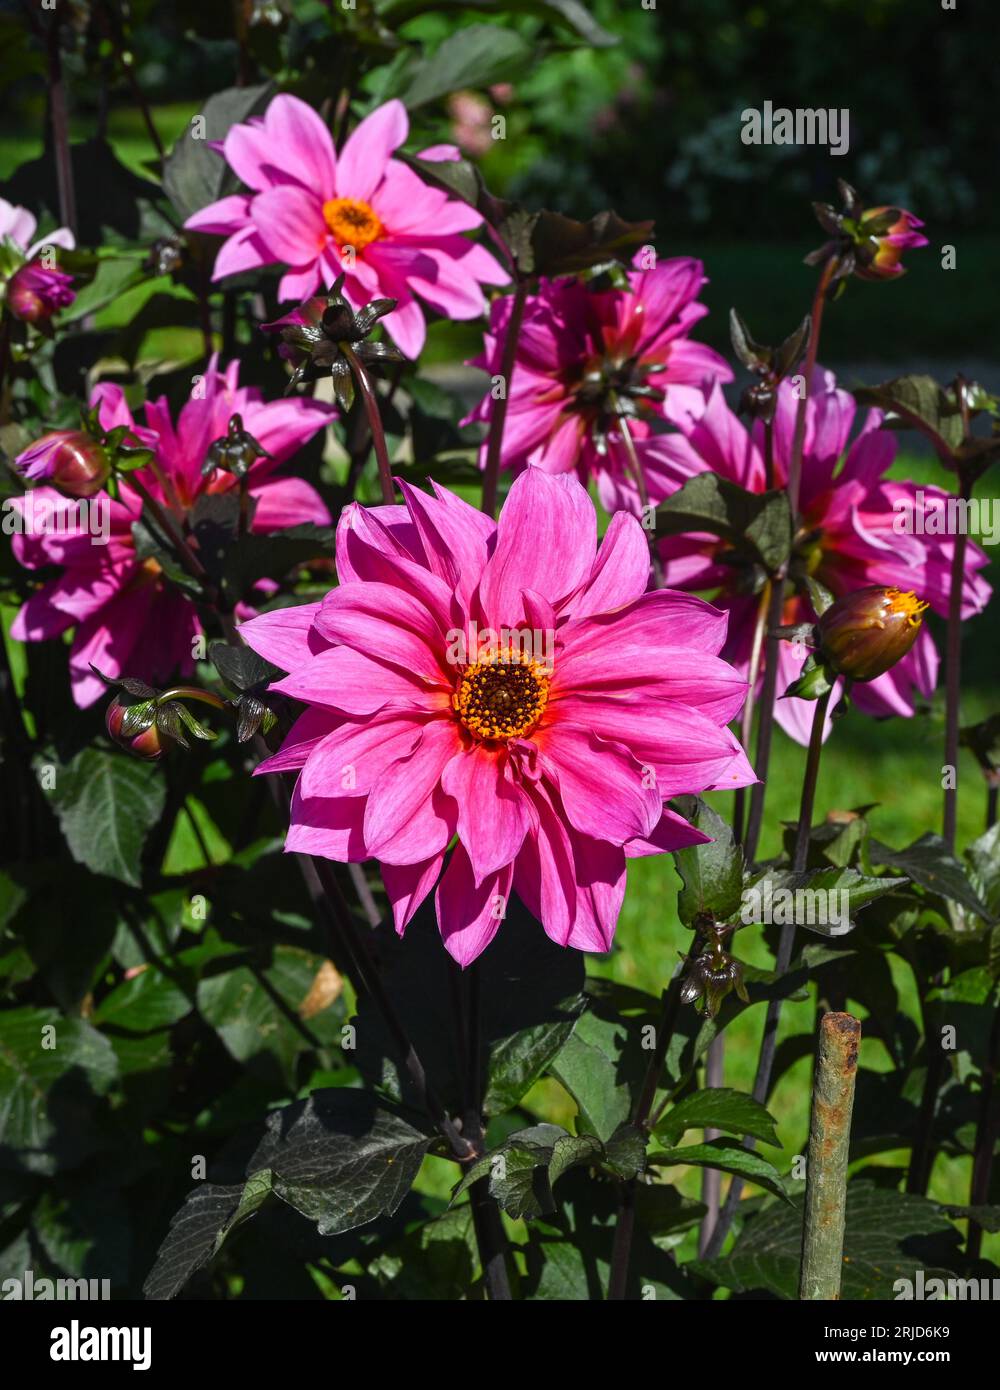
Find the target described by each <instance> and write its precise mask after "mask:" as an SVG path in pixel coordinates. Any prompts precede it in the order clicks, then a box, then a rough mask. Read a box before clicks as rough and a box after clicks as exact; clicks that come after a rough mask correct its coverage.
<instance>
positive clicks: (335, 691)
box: [271, 647, 447, 715]
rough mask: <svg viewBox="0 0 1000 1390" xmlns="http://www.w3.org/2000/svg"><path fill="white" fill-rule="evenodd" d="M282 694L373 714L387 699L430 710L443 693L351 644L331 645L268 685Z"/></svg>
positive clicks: (343, 709) (319, 703) (407, 706)
mask: <svg viewBox="0 0 1000 1390" xmlns="http://www.w3.org/2000/svg"><path fill="white" fill-rule="evenodd" d="M271 689H272V690H276V691H278V692H279V693H280V694H282V695H290V696H291V697H292V699H294V700H302V701H304V702H305V703H306V704H313V705H327V706H329V707H330V708H331V709H339V710H341V711H342V712H343V713H344V714H354V715H357V714H374V713H375V711H376V710H379V709H381V708H382V707H383V705H386V704H388V703H389V701H390V700H391V701H394V702H396V703H397V704H399V705H401V706H403V707H406V708H410V709H423V710H432V709H435V708H437V707H439V706H440V704H441V701H442V700H446V698H447V697H446V696H444V695H441V696H440V697H438V699H437V703H436V704H435V697H434V695H433V693H432V692H429V691H428V690H427V687H426V686H425V685H424V684H423V682H422V681H420V680H419V678H417V677H414V676H409V675H408V674H406V673H405V672H403V671H400V670H398V669H396V668H394V667H390V666H386V665H384V664H383V663H382V662H380V661H373V660H371V659H370V658H369V657H367V656H363V655H362V654H361V653H360V652H356V651H352V650H351V648H350V647H331V648H328V649H327V650H326V651H321V652H319V653H318V654H317V655H316V656H314V657H312V658H310V660H308V661H307V662H306V663H305V664H304V665H301V666H298V667H296V668H295V669H294V670H293V671H292V673H291V674H290V675H288V676H286V677H285V678H284V680H280V681H277V682H276V683H275V684H274V685H272V686H271Z"/></svg>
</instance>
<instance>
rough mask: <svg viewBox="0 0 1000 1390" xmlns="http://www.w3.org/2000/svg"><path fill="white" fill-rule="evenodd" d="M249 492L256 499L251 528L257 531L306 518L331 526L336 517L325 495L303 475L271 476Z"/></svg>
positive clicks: (296, 523) (317, 523)
mask: <svg viewBox="0 0 1000 1390" xmlns="http://www.w3.org/2000/svg"><path fill="white" fill-rule="evenodd" d="M250 496H251V497H252V498H253V499H254V501H255V502H256V503H257V509H256V511H255V512H254V515H253V527H252V529H253V530H254V531H255V532H258V533H260V532H267V531H283V530H284V529H285V528H286V527H288V526H301V525H303V523H305V522H311V523H312V524H313V525H314V526H329V525H330V524H331V523H332V521H333V518H332V517H331V516H330V513H329V511H328V510H327V506H326V503H325V502H324V501H323V499H322V497H320V495H319V493H318V492H317V491H316V489H315V488H314V487H313V486H312V484H311V483H307V482H306V481H305V479H304V478H269V479H268V480H267V481H266V482H263V483H258V484H257V485H256V486H254V487H251V488H250Z"/></svg>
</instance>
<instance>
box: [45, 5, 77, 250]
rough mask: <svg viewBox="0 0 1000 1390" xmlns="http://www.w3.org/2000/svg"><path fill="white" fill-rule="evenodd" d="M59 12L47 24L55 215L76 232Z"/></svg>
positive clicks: (71, 156) (61, 21)
mask: <svg viewBox="0 0 1000 1390" xmlns="http://www.w3.org/2000/svg"><path fill="white" fill-rule="evenodd" d="M62 24H63V20H62V16H61V15H60V14H59V13H58V12H57V13H56V14H55V15H54V16H53V18H52V23H51V25H50V26H49V34H48V41H49V117H50V119H51V121H52V148H53V152H54V154H55V163H56V185H57V187H58V190H59V215H60V217H61V218H62V221H63V224H64V225H65V226H67V227H68V228H69V229H70V231H71V232H72V233H73V235H74V236H76V232H77V223H76V188H75V186H74V183H73V154H72V151H71V149H70V143H69V117H68V115H67V112H66V83H65V80H64V78H63V67H62V51H61V49H60V47H59V39H60V35H61V33H62Z"/></svg>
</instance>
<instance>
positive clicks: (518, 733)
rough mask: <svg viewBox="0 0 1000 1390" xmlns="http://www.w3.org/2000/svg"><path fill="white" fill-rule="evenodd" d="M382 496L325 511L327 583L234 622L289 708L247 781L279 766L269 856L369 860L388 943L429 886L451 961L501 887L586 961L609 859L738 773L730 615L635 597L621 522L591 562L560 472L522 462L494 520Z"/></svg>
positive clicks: (483, 924)
mask: <svg viewBox="0 0 1000 1390" xmlns="http://www.w3.org/2000/svg"><path fill="white" fill-rule="evenodd" d="M400 486H401V488H402V489H403V494H404V498H405V504H404V505H402V506H386V507H378V508H374V509H372V510H366V509H365V508H362V507H359V506H356V505H355V506H352V507H351V508H349V509H348V511H347V512H346V513H345V516H344V518H343V520H342V522H341V525H340V529H339V533H338V538H337V571H338V574H339V578H340V585H339V587H338V588H336V589H334V590H332V592H330V593H329V594H328V595H327V596H326V598H325V599H323V600H322V602H320V603H312V604H307V605H305V606H303V607H300V608H284V609H280V610H277V611H274V612H271V613H267V614H263V615H262V616H260V617H258V618H255V619H253V620H252V621H251V622H249V623H246V624H244V625H243V628H242V633H243V635H244V637H245V638H246V640H247V642H248V643H249V644H250V646H251V647H253V648H254V650H255V651H257V652H259V653H260V654H261V655H262V656H264V657H266V658H267V659H268V660H269V661H272V662H274V663H275V664H277V665H278V666H280V667H282V668H283V669H284V670H286V671H288V672H289V673H290V674H289V675H288V676H287V677H285V679H284V680H281V681H279V682H278V683H277V684H276V685H275V686H274V687H273V688H274V689H275V690H278V691H281V692H283V693H284V694H285V695H288V696H291V697H293V698H294V699H297V700H301V701H304V702H305V704H306V705H307V706H308V708H307V709H306V711H305V712H304V713H303V714H302V715H301V717H300V718H299V720H298V722H297V723H296V724H295V725H294V727H293V728H292V730H291V732H290V733H289V735H288V738H287V739H286V741H285V743H284V745H283V747H282V748H281V750H280V752H278V753H277V754H275V755H274V756H273V757H272V758H269V759H268V760H267V761H266V762H264V763H262V764H261V766H260V767H259V768H258V771H260V772H277V771H287V770H289V769H292V770H297V771H298V772H299V776H298V780H297V783H296V787H295V793H294V797H293V800H292V808H291V825H290V829H289V832H288V838H287V840H286V848H287V849H289V850H295V851H299V852H302V853H307V854H316V855H322V856H324V857H325V858H328V859H335V860H341V861H354V860H363V859H369V858H375V859H378V860H379V861H380V862H381V865H382V876H383V880H384V883H385V887H386V891H387V893H388V895H389V898H390V900H391V902H392V908H393V913H394V917H395V923H396V928H397V930H398V931H399V932H402V931H403V930H404V929H405V927H406V925H407V923H408V922H409V921H410V919H411V918H412V916H413V914H414V912H415V911H416V909H417V908H418V907H419V905H420V904H421V902H422V901H423V900H424V899H425V898H426V897H427V895H428V894H429V893H430V892H431V890H432V889H434V887H435V885H436V886H437V894H436V906H437V917H438V923H439V925H440V929H441V934H442V937H443V938H444V942H445V945H446V947H447V949H448V950H449V952H450V953H451V954H452V956H454V958H455V959H456V960H457V961H459V962H460V963H461V964H463V965H465V964H468V962H469V961H471V960H474V959H475V958H476V956H478V955H479V953H480V952H481V951H482V950H484V948H485V947H486V946H487V945H488V944H489V942H490V941H491V940H492V938H493V936H494V934H495V933H496V931H497V929H498V927H499V925H500V922H501V920H502V917H503V910H504V905H505V903H506V901H507V899H508V897H509V895H510V893H511V891H512V890H513V891H515V892H516V893H517V894H518V896H519V897H520V898H521V900H522V901H523V902H524V904H525V905H526V906H527V907H528V909H529V910H530V911H531V912H532V913H534V915H535V916H536V917H537V918H538V919H539V920H540V921H541V923H542V926H543V927H544V929H545V931H546V932H547V934H548V935H549V936H550V937H551V938H552V939H553V940H554V941H557V942H559V943H560V944H561V945H568V946H576V947H579V948H580V949H582V950H592V951H606V950H608V949H609V948H610V945H611V940H612V937H613V935H614V930H615V923H616V921H617V918H618V912H619V909H620V907H621V902H622V897H623V894H624V891H625V864H626V860H627V859H628V858H629V857H633V856H638V855H645V854H655V853H659V852H661V851H664V850H671V849H679V848H681V847H682V846H685V845H691V844H695V843H698V842H700V841H702V840H704V838H705V837H704V836H703V835H702V834H701V833H700V832H699V831H697V830H695V829H693V828H692V827H691V826H690V825H689V824H688V823H687V822H686V821H684V820H683V819H682V818H681V817H680V816H679V815H678V814H677V813H676V812H675V811H672V810H670V809H669V808H668V807H667V806H666V805H665V804H664V803H665V802H666V801H668V800H669V799H670V798H671V797H673V796H676V795H679V794H680V793H683V792H697V791H702V790H704V789H705V788H708V787H720V786H721V787H738V786H744V785H746V784H747V783H748V782H752V781H753V780H754V775H753V772H752V771H751V769H750V766H749V764H748V763H747V760H746V758H745V757H744V755H743V751H742V749H741V748H740V746H739V744H738V742H737V740H736V739H735V738H734V737H733V735H732V733H731V732H730V731H729V730H728V729H727V728H726V727H725V726H726V724H727V722H728V721H729V720H730V719H732V718H733V716H734V715H735V714H736V713H737V711H738V710H739V709H740V707H741V705H742V703H743V699H744V696H745V693H746V686H745V683H744V681H743V680H742V679H741V678H740V677H739V676H738V675H737V674H736V672H735V671H734V670H733V669H732V667H730V666H728V665H727V664H726V663H725V662H724V661H722V660H720V658H719V656H718V654H717V653H718V651H719V649H720V647H721V646H722V644H723V642H724V641H725V633H726V618H725V616H724V615H723V614H722V613H720V612H719V611H718V610H717V609H715V608H712V607H711V606H710V605H709V604H707V603H705V602H703V601H702V600H700V599H697V598H694V597H692V596H690V595H687V594H678V593H670V592H667V591H663V590H661V591H659V592H656V593H646V592H645V590H646V583H647V579H648V575H649V551H648V546H647V543H646V538H645V535H644V533H643V530H642V527H641V526H640V525H639V522H638V521H637V520H636V519H635V518H634V517H632V516H629V515H628V514H627V513H624V512H622V513H619V514H618V515H617V516H615V517H614V518H613V520H612V523H611V526H610V528H609V530H608V533H607V535H606V536H605V538H604V541H603V544H602V545H601V547H600V549H599V550H598V547H597V537H596V516H595V512H594V507H593V504H592V502H591V501H590V499H589V497H588V496H587V493H586V491H585V490H584V489H583V488H582V487H581V486H580V484H579V483H578V482H577V481H576V479H575V478H566V477H558V478H554V477H551V476H549V475H548V474H546V473H543V472H542V471H541V470H540V469H537V468H529V469H527V470H526V471H525V472H524V473H522V475H521V476H520V477H519V478H518V479H517V480H516V482H515V483H514V485H513V487H512V488H511V491H510V494H509V496H508V498H507V501H506V503H505V505H504V508H503V511H502V513H501V516H500V519H499V521H498V522H496V523H494V522H493V521H492V520H490V519H489V518H487V517H486V516H484V515H483V514H482V513H481V512H479V511H477V510H475V509H474V508H473V507H471V506H469V505H468V504H467V503H465V502H462V501H460V500H459V499H458V498H457V497H455V496H453V495H452V494H450V493H448V492H446V491H444V490H443V489H441V488H435V489H434V494H433V496H431V495H428V494H425V493H423V492H419V491H416V490H414V489H413V488H411V487H408V486H407V485H406V484H405V483H402V482H401V483H400ZM456 836H457V841H456V842H455V844H454V848H453V849H452V853H451V856H450V858H449V859H448V861H447V867H446V866H445V853H446V851H447V849H448V847H449V845H451V844H452V842H453V841H455V837H456Z"/></svg>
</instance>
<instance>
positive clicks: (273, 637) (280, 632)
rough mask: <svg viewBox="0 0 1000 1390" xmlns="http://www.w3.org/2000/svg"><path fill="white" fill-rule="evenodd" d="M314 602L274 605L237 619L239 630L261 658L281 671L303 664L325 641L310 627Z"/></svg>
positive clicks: (312, 623) (313, 617) (320, 648)
mask: <svg viewBox="0 0 1000 1390" xmlns="http://www.w3.org/2000/svg"><path fill="white" fill-rule="evenodd" d="M318 612H319V604H318V603H300V604H298V605H295V606H293V607H291V608H275V609H274V610H273V611H272V612H270V613H261V615H260V617H258V618H252V619H251V620H250V622H248V623H240V627H239V633H240V636H241V637H242V638H243V640H244V642H246V644H247V646H248V647H252V648H253V650H254V651H255V652H256V653H257V655H258V656H262V657H263V658H264V660H265V661H270V662H273V664H274V665H275V666H280V667H281V669H282V670H283V671H297V670H298V669H299V668H300V667H301V666H305V665H306V664H307V663H308V662H309V661H311V660H312V658H313V657H314V656H315V655H316V653H317V652H319V651H322V650H323V649H324V647H325V646H326V643H325V642H324V641H323V639H322V638H321V637H320V636H319V634H318V633H316V632H315V630H314V623H315V619H316V614H317V613H318Z"/></svg>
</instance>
